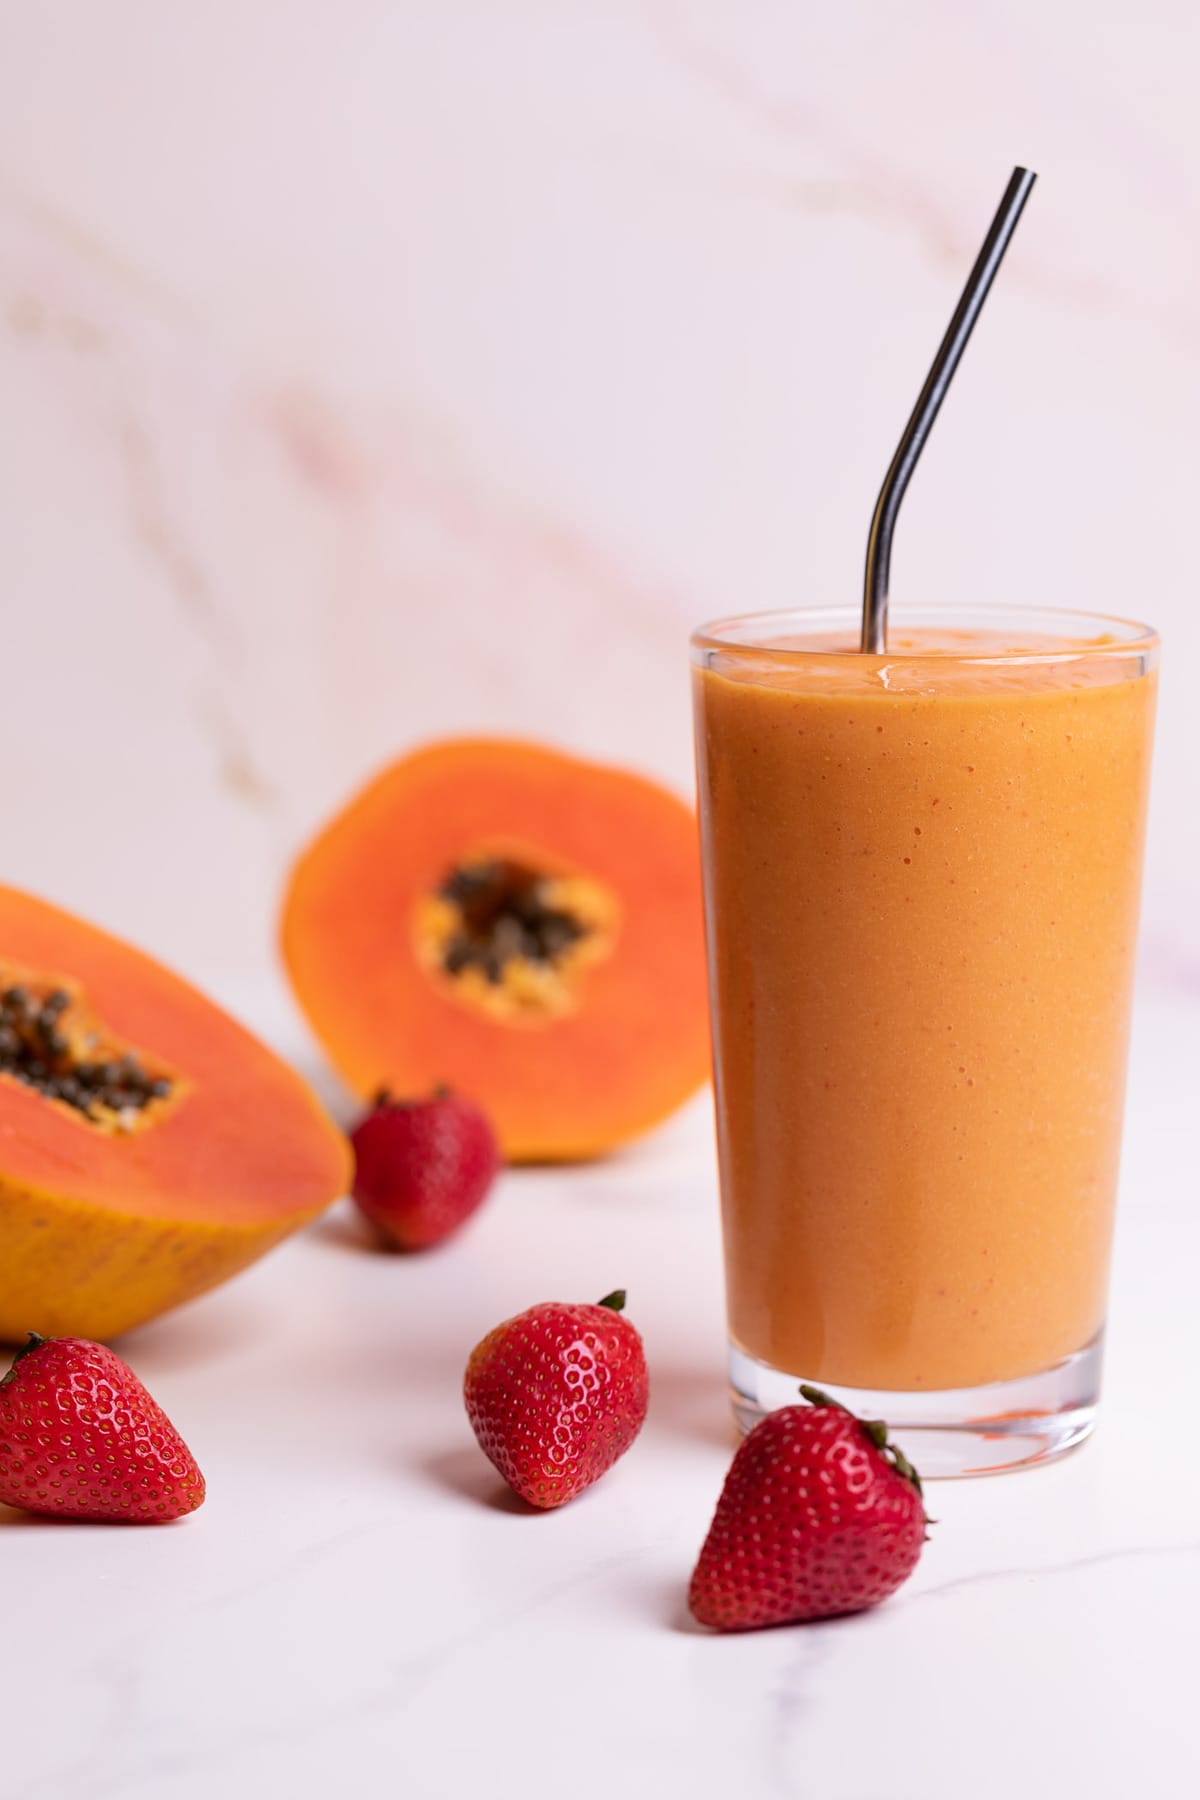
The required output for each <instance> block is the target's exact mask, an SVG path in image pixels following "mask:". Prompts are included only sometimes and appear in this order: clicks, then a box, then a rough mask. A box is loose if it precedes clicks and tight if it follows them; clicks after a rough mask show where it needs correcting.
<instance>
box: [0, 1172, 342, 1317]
mask: <svg viewBox="0 0 1200 1800" xmlns="http://www.w3.org/2000/svg"><path fill="white" fill-rule="evenodd" d="M322 1210H323V1209H322V1208H321V1207H316V1208H314V1209H313V1210H311V1211H310V1212H307V1213H304V1214H302V1215H301V1216H299V1217H298V1218H295V1219H291V1220H288V1222H287V1223H285V1224H277V1225H274V1226H265V1225H257V1226H243V1227H240V1228H239V1227H237V1226H231V1225H205V1224H204V1223H202V1222H201V1221H200V1220H196V1219H191V1220H187V1221H174V1220H169V1219H146V1218H136V1217H130V1216H126V1217H115V1216H114V1215H113V1214H112V1213H110V1212H105V1211H102V1210H101V1209H100V1208H99V1207H95V1206H84V1205H80V1204H78V1203H76V1202H72V1201H70V1200H62V1199H57V1198H55V1196H54V1195H52V1194H37V1193H30V1192H28V1191H27V1190H22V1189H20V1188H13V1187H10V1186H6V1185H5V1184H3V1183H0V1260H2V1265H3V1271H4V1273H3V1278H2V1280H0V1343H5V1344H21V1343H24V1341H25V1338H26V1336H27V1335H28V1333H29V1332H30V1331H36V1332H38V1333H39V1335H40V1336H42V1337H83V1338H90V1339H92V1340H93V1341H94V1342H95V1343H101V1344H105V1343H109V1342H111V1341H112V1339H113V1338H117V1337H120V1336H121V1335H122V1334H123V1333H124V1332H126V1331H132V1330H133V1329H134V1328H135V1326H138V1325H144V1324H146V1323H147V1322H148V1321H149V1320H150V1319H156V1318H158V1317H159V1316H160V1315H161V1314H162V1313H165V1312H170V1311H171V1310H172V1308H173V1307H176V1306H182V1305H183V1303H184V1301H185V1300H194V1299H195V1298H196V1296H197V1295H198V1294H204V1293H207V1292H208V1290H209V1289H210V1288H215V1287H218V1286H219V1285H220V1284H221V1283H222V1282H224V1281H228V1279H229V1277H230V1276H231V1275H236V1274H238V1273H239V1271H240V1270H242V1269H245V1268H247V1267H248V1266H249V1265H250V1264H251V1263H253V1262H256V1261H257V1260H258V1258H259V1257H260V1256H263V1255H265V1254H266V1252H267V1251H268V1250H272V1249H274V1247H275V1245H276V1244H278V1243H281V1242H282V1241H283V1239H284V1238H285V1237H288V1236H289V1235H290V1234H291V1232H293V1231H294V1230H296V1229H297V1227H298V1226H301V1225H304V1224H307V1223H308V1222H309V1221H310V1220H311V1219H314V1218H316V1217H317V1216H318V1214H319V1213H320V1212H321V1211H322Z"/></svg>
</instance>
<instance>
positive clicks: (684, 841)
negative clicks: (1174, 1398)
mask: <svg viewBox="0 0 1200 1800" xmlns="http://www.w3.org/2000/svg"><path fill="white" fill-rule="evenodd" d="M489 862H492V863H494V865H495V866H496V867H497V868H501V869H503V868H504V867H505V866H506V865H507V866H509V867H511V868H514V869H517V870H518V871H525V872H526V873H529V874H532V875H533V876H534V877H535V878H537V879H538V880H539V883H540V885H541V887H542V889H543V890H544V894H545V900H546V905H547V906H548V907H549V909H550V911H551V912H553V911H554V910H555V909H556V908H562V909H563V910H565V911H567V912H572V911H574V912H575V914H576V919H577V921H578V922H579V923H580V924H582V925H583V926H584V927H585V930H584V933H583V935H582V936H578V937H577V938H576V940H575V941H573V942H572V943H571V944H570V945H569V946H568V947H567V948H566V949H565V951H564V952H563V953H562V956H561V958H560V959H558V961H557V962H555V963H553V964H552V966H551V968H550V975H551V977H553V979H554V981H555V984H556V986H555V991H554V993H553V994H552V995H551V996H550V1003H548V1004H546V1005H545V1006H544V1007H542V1008H541V1010H540V1011H539V1006H538V991H539V979H540V977H541V976H542V975H544V974H545V972H546V964H545V963H544V962H541V963H538V962H534V963H530V962H528V961H526V962H525V964H524V966H522V965H521V964H520V962H519V961H518V960H517V958H516V957H514V962H513V963H512V964H509V965H506V967H505V969H504V972H503V974H502V975H501V976H500V978H499V979H498V980H497V979H496V977H495V976H494V975H491V974H489V973H488V972H487V970H486V965H485V967H484V969H483V971H482V972H481V968H480V966H479V962H478V958H479V956H480V951H479V950H478V948H476V950H475V952H474V954H475V957H476V961H475V963H474V964H473V965H472V966H470V967H468V968H467V969H466V970H465V972H464V973H463V974H462V975H461V976H460V977H459V978H458V979H457V980H455V970H454V968H453V966H450V965H447V966H446V967H445V968H442V969H439V968H438V967H437V963H436V956H435V955H433V954H431V951H436V950H437V948H438V947H439V944H440V943H441V942H442V941H445V942H446V944H447V946H448V947H450V948H451V949H452V948H453V943H454V928H453V927H446V926H445V924H444V919H443V921H442V925H441V927H439V925H438V921H439V918H440V917H441V915H442V907H443V902H444V900H445V899H446V897H447V896H450V897H451V898H452V897H453V892H454V888H453V883H454V881H455V879H456V878H461V877H462V876H463V875H466V876H468V877H469V876H470V875H471V874H472V872H473V871H476V870H478V869H479V868H481V867H486V866H487V864H488V863H489ZM576 897H578V898H576ZM460 923H461V922H460ZM526 923H527V924H530V923H533V924H536V920H534V921H532V922H531V921H529V920H528V919H527V920H526ZM430 926H432V929H430ZM447 933H448V934H449V935H448V936H447ZM460 943H461V938H460ZM281 948H282V953H283V959H284V963H285V965H286V968H287V972H288V975H289V978H290V981H291V984H292V989H293V992H294V993H295V995H296V997H297V1000H298V1001H299V1003H300V1006H301V1008H302V1010H303V1011H304V1013H305V1015H306V1016H307V1018H308V1021H309V1024H310V1025H311V1026H312V1028H313V1031H314V1033H315V1035H316V1037H317V1038H318V1039H319V1041H320V1043H321V1045H322V1047H323V1049H324V1050H325V1053H326V1055H327V1056H328V1058H329V1060H330V1062H331V1063H332V1064H333V1066H334V1068H335V1069H336V1070H337V1072H338V1073H339V1075H340V1076H341V1077H342V1079H343V1081H344V1082H345V1083H346V1085H347V1086H348V1087H349V1088H350V1089H351V1090H352V1091H353V1092H354V1093H355V1094H357V1095H358V1096H359V1097H360V1098H361V1099H363V1100H367V1099H369V1098H370V1097H371V1096H372V1095H373V1094H374V1093H375V1092H377V1091H378V1090H379V1089H380V1088H381V1087H386V1088H388V1089H389V1090H390V1091H391V1092H392V1093H395V1094H398V1095H405V1094H419V1093H423V1092H427V1091H428V1090H429V1088H430V1087H432V1086H434V1085H435V1084H437V1083H438V1082H443V1083H445V1084H446V1085H448V1086H449V1087H451V1088H453V1089H455V1090H456V1091H458V1092H460V1093H462V1094H465V1095H467V1096H468V1097H470V1098H471V1099H472V1100H474V1101H475V1102H476V1103H477V1104H478V1105H479V1106H480V1107H481V1108H482V1109H483V1110H484V1111H485V1112H486V1113H487V1115H488V1117H489V1119H490V1121H491V1123H492V1126H493V1128H494V1129H495V1131H496V1134H497V1137H498V1139H499V1141H500V1144H501V1148H502V1151H503V1154H504V1156H505V1158H506V1160H507V1161H509V1162H515V1163H526V1162H529V1163H537V1162H575V1161H586V1160H590V1159H592V1158H594V1157H598V1156H602V1155H604V1154H606V1153H608V1152H609V1151H612V1150H614V1149H616V1148H618V1147H620V1146H621V1145H624V1144H626V1143H628V1142H629V1141H630V1140H632V1139H635V1138H637V1137H640V1136H641V1135H642V1134H643V1133H645V1132H647V1131H649V1130H651V1129H652V1128H653V1127H654V1126H656V1125H658V1124H660V1123H661V1122H662V1121H663V1120H665V1119H666V1118H667V1117H669V1115H670V1114H671V1113H673V1112H674V1111H675V1110H676V1109H677V1108H678V1107H679V1106H680V1105H681V1104H682V1103H683V1102H684V1101H685V1100H687V1099H688V1098H689V1097H690V1096H691V1095H692V1094H693V1093H695V1092H696V1090H697V1089H699V1088H700V1087H701V1086H703V1084H704V1083H705V1082H706V1081H707V1080H708V1077H709V1072H710V1050H709V1032H708V1011H707V997H706V982H705V959H704V936H703V917H702V907H701V895H700V865H699V843H698V836H697V830H696V821H695V815H694V814H693V812H692V810H691V809H690V807H688V806H687V805H686V803H685V802H684V801H683V800H682V799H680V798H679V797H678V796H676V795H675V794H673V793H671V792H670V791H669V790H668V789H666V788H664V787H662V786H661V785H660V784H659V783H657V782H655V781H652V780H649V779H647V778H646V777H644V776H641V775H638V774H636V773H633V772H631V771H629V770H625V769H621V768H616V767H612V766H610V765H608V764H602V763H595V762H589V761H585V760H583V759H582V758H579V757H575V756H572V755H568V754H565V753H563V752H560V751H558V750H555V749H552V748H550V747H548V746H546V745H544V744H538V743H534V742H529V741H525V740H520V739H509V738H457V739H443V740H439V741H435V742H432V743H428V744H425V745H422V746H420V747H418V748H416V749H414V750H412V751H410V752H409V753H408V754H407V755H405V756H403V757H401V758H400V759H399V760H398V761H396V762H394V763H392V764H391V765H389V766H388V767H387V768H385V769H383V770H382V771H381V772H380V773H379V774H378V775H377V776H376V777H375V778H374V779H373V780H371V781H369V782H368V783H367V785H366V786H365V787H364V788H363V789H362V790H361V791H360V792H359V793H357V794H356V795H354V796H352V797H351V799H350V800H349V801H348V802H347V803H346V804H345V805H344V806H343V807H342V808H341V809H340V810H339V811H338V812H337V813H336V815H335V816H334V817H333V818H332V819H331V820H330V821H329V822H328V823H327V824H326V826H325V827H324V829H323V830H321V831H320V832H318V833H317V835H316V836H315V837H314V838H313V839H312V840H311V841H310V843H309V844H308V845H307V847H306V848H305V849H304V850H303V851H302V852H301V854H300V855H299V856H298V858H297V859H296V862H295V864H294V866H293V869H292V872H291V877H290V881H289V883H288V887H287V891H286V894H285V897H284V904H283V911H282V920H281ZM514 965H515V976H513V977H512V978H511V979H510V974H511V972H512V970H513V968H514ZM560 975H561V982H560V981H559V976H560ZM564 989H565V991H564Z"/></svg>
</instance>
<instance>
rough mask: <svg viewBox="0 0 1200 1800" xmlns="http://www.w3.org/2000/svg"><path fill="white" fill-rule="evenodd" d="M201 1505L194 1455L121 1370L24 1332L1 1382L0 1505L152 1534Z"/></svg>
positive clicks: (87, 1351) (84, 1349)
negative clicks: (25, 1338) (150, 1528)
mask: <svg viewBox="0 0 1200 1800" xmlns="http://www.w3.org/2000/svg"><path fill="white" fill-rule="evenodd" d="M203 1500H204V1477H203V1475H201V1473H200V1471H199V1469H198V1468H197V1467H196V1464H195V1462H194V1460H193V1458H192V1454H191V1451H190V1450H189V1449H188V1447H187V1445H186V1444H185V1443H184V1441H183V1439H182V1438H181V1437H180V1435H179V1433H178V1432H177V1431H176V1429H175V1427H174V1426H173V1425H172V1423H171V1421H170V1420H169V1419H168V1418H167V1415H166V1414H165V1413H164V1412H163V1411H162V1409H161V1407H159V1406H157V1405H156V1404H155V1403H154V1401H153V1400H152V1399H151V1398H150V1396H149V1394H148V1393H147V1392H146V1390H145V1388H144V1387H143V1386H142V1384H141V1382H140V1381H139V1380H138V1378H137V1376H136V1375H135V1374H134V1372H133V1370H132V1369H131V1368H130V1367H129V1365H128V1364H127V1363H123V1362H122V1361H121V1358H120V1357H119V1356H116V1355H114V1353H113V1352H112V1351H111V1350H106V1349H105V1347H104V1345H103V1344H91V1343H88V1342H87V1340H86V1339H85V1338H42V1337H38V1335H37V1333H36V1332H33V1331H31V1332H30V1334H29V1342H28V1343H27V1344H26V1345H25V1347H24V1348H23V1349H21V1350H18V1351H17V1354H16V1356H15V1357H14V1359H13V1365H12V1368H11V1369H10V1370H9V1371H8V1374H7V1375H5V1376H4V1378H3V1379H2V1380H0V1501H3V1502H4V1504H5V1505H6V1506H19V1507H23V1508H24V1510H25V1511H26V1512H35V1513H50V1514H53V1515H54V1516H56V1517H58V1518H62V1519H94V1520H102V1521H110V1522H112V1523H114V1524H128V1525H154V1524H158V1523H160V1522H161V1521H163V1520H166V1519H180V1518H182V1517H183V1515H184V1514H185V1513H190V1512H195V1510H196V1508H197V1507H198V1506H200V1505H201V1504H202V1503H203Z"/></svg>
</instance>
